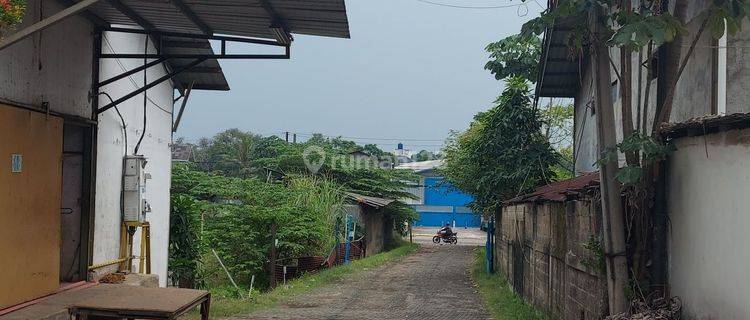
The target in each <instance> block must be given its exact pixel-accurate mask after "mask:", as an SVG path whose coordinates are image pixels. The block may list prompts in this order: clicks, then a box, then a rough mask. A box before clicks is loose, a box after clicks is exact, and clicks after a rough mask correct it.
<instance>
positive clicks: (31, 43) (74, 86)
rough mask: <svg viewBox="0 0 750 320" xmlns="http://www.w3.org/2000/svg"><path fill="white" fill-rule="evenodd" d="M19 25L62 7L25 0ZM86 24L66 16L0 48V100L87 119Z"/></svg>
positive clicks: (88, 50) (88, 36)
mask: <svg viewBox="0 0 750 320" xmlns="http://www.w3.org/2000/svg"><path fill="white" fill-rule="evenodd" d="M27 8H28V9H27V10H26V16H25V17H24V23H23V24H22V25H21V26H19V28H23V27H25V26H28V25H31V24H33V23H34V22H37V21H39V20H41V19H42V18H43V17H47V16H50V15H52V14H54V13H56V12H58V11H59V10H60V9H61V8H62V7H60V5H59V4H57V2H56V1H54V0H29V1H28V7H27ZM91 31H92V28H91V25H90V23H89V22H88V21H87V20H86V19H84V18H81V17H71V18H69V19H67V20H64V21H63V22H61V23H59V24H57V25H54V26H52V27H50V28H48V29H46V30H43V31H41V32H40V33H37V34H36V35H34V36H31V37H29V38H26V39H25V40H23V41H21V42H18V43H16V44H14V45H13V46H11V47H8V48H5V49H4V50H2V51H0V101H4V102H9V103H10V104H16V105H19V104H20V105H24V106H36V107H39V106H41V105H42V103H43V102H48V103H49V105H50V109H51V110H52V111H56V112H60V113H64V114H68V115H74V116H80V117H85V118H90V117H91V104H90V102H89V99H88V92H89V90H90V89H91V59H92V49H93V46H92V41H91Z"/></svg>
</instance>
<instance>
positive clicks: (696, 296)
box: [537, 1, 750, 319]
mask: <svg viewBox="0 0 750 320" xmlns="http://www.w3.org/2000/svg"><path fill="white" fill-rule="evenodd" d="M670 3H672V5H674V2H673V1H670ZM635 4H636V3H635V2H634V5H635ZM706 5H707V3H705V2H701V1H689V5H688V8H687V24H686V34H687V39H689V40H688V41H692V39H693V38H694V37H695V35H696V34H697V31H698V29H699V28H700V25H701V23H702V21H703V18H705V15H704V13H705V12H706V8H707V7H706ZM568 22H569V21H568ZM566 25H568V24H566V21H565V20H564V19H561V20H559V21H558V23H557V25H556V26H555V28H554V29H550V30H548V31H549V32H547V34H546V35H545V44H544V46H545V49H544V53H543V59H542V61H541V64H542V65H543V66H544V69H543V71H542V72H540V76H541V77H540V79H542V80H541V81H540V82H539V83H538V86H537V93H538V95H539V96H540V97H552V98H572V99H574V105H575V115H574V118H575V125H574V129H575V130H574V148H573V149H574V151H575V154H574V158H575V170H576V174H577V175H581V174H585V173H587V172H591V171H595V170H598V166H597V161H598V160H599V158H600V154H601V152H602V150H601V146H600V145H599V141H598V137H599V128H598V127H597V112H599V110H597V102H596V100H597V99H596V94H595V91H596V86H597V83H594V76H593V72H594V61H592V60H593V59H592V58H591V55H590V54H589V50H588V49H584V50H585V54H583V55H582V56H581V57H580V59H579V58H575V59H570V57H569V50H568V48H567V47H566V46H565V44H564V43H565V40H564V39H565V38H566V37H567V36H568V35H569V33H570V32H571V30H570V28H566ZM749 42H750V25H748V23H747V21H744V23H743V25H742V28H741V29H740V30H739V31H738V32H737V33H735V34H729V35H726V34H725V35H724V36H723V37H722V38H719V39H714V38H712V36H711V33H710V32H704V33H703V35H702V36H701V37H700V38H698V39H697V42H696V47H695V51H694V52H693V53H692V54H691V55H690V57H689V59H690V60H689V63H688V64H687V65H686V67H685V70H684V72H683V74H682V75H681V77H680V79H679V81H678V82H677V86H676V88H675V90H674V102H673V107H672V109H671V113H670V115H669V120H668V122H669V124H668V125H662V126H661V129H659V133H660V135H661V137H662V138H664V140H665V142H667V143H670V144H672V145H674V146H675V147H676V151H674V152H673V153H671V154H670V155H669V156H668V159H667V161H666V162H665V163H664V165H665V170H664V171H663V176H662V177H663V179H665V180H666V181H665V187H664V192H665V197H664V199H663V200H659V201H661V203H657V206H659V205H663V208H664V210H663V211H662V212H659V210H656V212H655V214H654V216H653V217H651V219H662V221H668V224H664V223H662V225H668V227H665V228H664V229H662V230H659V231H655V232H656V234H657V235H660V234H664V236H657V237H655V238H654V241H655V243H657V244H659V245H663V246H664V250H663V251H662V252H657V251H655V252H653V253H652V254H653V263H652V264H651V267H652V268H662V267H660V265H663V268H664V270H663V272H662V271H659V272H657V273H658V274H661V275H663V276H664V277H665V278H666V279H664V281H665V282H666V285H668V287H669V289H670V292H671V294H672V295H675V296H678V297H679V298H680V299H681V300H682V302H683V309H682V310H683V313H684V316H685V317H686V318H687V319H744V318H748V317H750V308H749V307H748V304H747V303H744V302H743V301H742V298H740V297H742V296H744V295H745V293H746V288H747V287H748V286H750V280H747V277H745V276H744V272H743V271H741V270H740V268H739V267H738V266H741V265H746V264H747V263H749V262H750V256H748V255H747V254H745V253H747V252H748V250H745V249H742V248H739V247H737V244H738V243H740V242H741V241H742V240H741V239H744V238H745V237H746V232H744V229H745V228H747V227H750V218H749V217H748V215H746V214H744V212H745V211H746V210H745V208H747V207H748V206H750V200H748V198H747V197H745V196H744V194H745V193H746V191H747V188H748V186H750V165H749V164H748V163H747V162H746V161H745V160H744V159H745V158H746V157H747V154H748V152H750V144H748V143H747V140H748V131H747V129H746V128H747V127H748V126H750V122H748V121H747V117H746V116H745V115H747V114H748V113H750V104H748V103H747V101H748V92H750V91H748V90H747V89H748V88H749V87H750V68H748V63H749V62H750V57H749V56H748V53H747V49H746V48H747V47H748V44H749ZM652 49H653V52H654V54H655V56H654V57H655V59H661V58H663V56H660V54H661V51H660V48H659V47H656V46H655V47H654V48H652ZM681 50H682V58H681V59H684V58H685V56H686V55H687V51H688V46H684V47H683V48H681ZM647 52H648V50H647V48H641V50H639V51H634V52H633V53H632V55H631V63H630V65H631V66H632V73H631V78H629V79H622V80H621V79H619V76H618V74H617V73H615V71H611V75H610V77H609V79H607V80H609V83H610V84H611V86H610V89H611V90H609V92H608V93H609V94H611V98H612V101H613V105H614V123H615V128H614V129H615V133H616V137H617V142H621V141H622V140H623V138H624V133H623V132H625V130H623V128H624V124H623V118H625V115H624V114H623V101H624V100H623V94H622V92H621V90H620V84H619V81H628V82H629V83H630V84H631V88H632V94H631V96H630V98H631V99H630V101H631V103H632V104H631V106H630V110H631V111H632V114H631V115H630V116H631V117H630V118H631V119H632V121H633V128H634V129H635V130H636V131H639V132H644V133H646V134H649V135H650V134H652V132H653V131H652V128H654V127H657V128H658V127H659V126H655V124H654V121H655V120H654V119H655V114H656V110H659V109H658V108H659V107H660V106H661V105H662V103H663V100H664V96H665V94H666V92H667V90H668V88H667V85H666V83H665V82H666V81H664V77H665V75H664V74H663V71H660V70H661V69H659V68H658V64H656V63H654V64H649V63H648V62H649V57H648V55H647ZM610 56H611V57H612V58H613V66H614V68H616V69H617V70H622V67H623V66H622V65H623V63H621V61H627V60H621V59H620V58H621V55H620V52H619V50H618V49H617V48H610ZM651 62H655V60H654V61H651ZM649 66H651V68H652V69H651V70H649ZM647 87H648V88H649V90H647ZM647 93H648V94H647ZM625 110H627V109H625ZM625 162H626V159H625V156H624V155H623V154H619V164H620V166H621V167H623V166H625V165H626V163H625ZM660 216H661V217H662V218H659V217H660ZM654 221H656V220H654ZM652 222H653V221H652ZM663 257H666V261H665V263H664V264H662V263H661V261H664V259H663ZM718 261H721V262H720V263H717V262H718ZM655 277H658V276H655Z"/></svg>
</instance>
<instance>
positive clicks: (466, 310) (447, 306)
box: [232, 245, 491, 320]
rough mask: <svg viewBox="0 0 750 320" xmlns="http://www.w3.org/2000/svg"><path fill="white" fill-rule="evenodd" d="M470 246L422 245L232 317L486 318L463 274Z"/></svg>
mask: <svg viewBox="0 0 750 320" xmlns="http://www.w3.org/2000/svg"><path fill="white" fill-rule="evenodd" d="M472 262H473V248H472V247H468V246H452V245H451V246H449V245H445V246H423V247H422V248H420V249H419V251H417V252H416V253H413V254H411V255H409V256H407V257H405V258H404V259H402V260H399V261H397V262H392V263H388V264H385V265H381V266H378V267H375V268H372V269H369V270H364V271H363V272H359V273H356V274H354V275H351V276H349V277H345V278H343V279H341V280H338V281H336V282H334V283H331V284H329V285H326V286H323V287H320V288H318V289H316V290H315V291H313V292H309V293H304V294H299V295H295V296H292V297H290V298H287V299H285V300H284V301H281V302H280V303H278V304H277V305H276V306H275V307H273V308H271V309H266V310H262V311H258V312H256V313H252V314H249V315H246V316H241V317H235V318H232V319H238V320H239V319H243V320H244V319H378V320H381V319H394V320H395V319H455V320H464V319H467V320H468V319H491V317H490V316H489V314H488V312H487V311H486V309H485V307H484V304H483V302H482V300H481V298H480V297H479V295H478V294H477V293H476V290H475V288H474V286H473V285H472V282H471V278H470V276H469V273H468V272H469V268H470V267H471V266H472Z"/></svg>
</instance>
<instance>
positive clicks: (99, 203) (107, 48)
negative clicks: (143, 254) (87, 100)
mask: <svg viewBox="0 0 750 320" xmlns="http://www.w3.org/2000/svg"><path fill="white" fill-rule="evenodd" d="M144 46H145V39H144V37H143V36H139V35H126V34H122V33H105V35H104V41H103V44H102V48H103V51H104V52H105V53H113V52H117V53H138V52H143V51H144V49H145V48H144ZM149 49H150V50H149V51H150V52H154V47H153V45H152V44H151V45H149ZM142 64H143V60H140V59H122V60H115V59H106V60H102V64H101V79H107V78H110V77H113V76H115V75H117V74H120V73H122V72H124V71H125V70H129V69H133V68H135V67H137V66H139V65H142ZM165 74H166V72H165V69H164V68H163V67H161V66H157V67H154V68H150V69H149V72H148V79H149V81H153V80H154V79H156V78H158V77H161V76H163V75H165ZM141 86H143V73H142V72H141V73H137V74H135V75H133V76H132V77H130V78H126V79H123V80H120V81H118V82H116V83H113V84H111V85H108V86H105V87H103V88H102V89H101V91H102V92H106V93H108V94H110V95H111V96H112V98H114V99H117V98H118V97H121V96H124V95H125V94H127V93H129V92H131V91H133V90H136V89H137V88H140V87H141ZM173 91H174V88H173V87H172V84H171V83H170V82H168V81H167V82H163V83H162V84H160V85H158V86H156V87H154V88H152V89H150V90H148V100H147V101H148V102H147V106H146V114H147V122H146V135H145V136H144V138H143V142H142V143H141V147H140V150H139V151H138V153H139V154H142V155H144V156H146V158H147V160H148V163H147V165H146V168H145V171H146V172H147V173H150V174H151V177H152V178H151V179H150V180H147V182H146V199H147V200H148V202H149V204H150V205H151V209H152V212H151V213H149V214H148V215H147V219H148V221H149V222H150V223H151V259H152V262H151V268H152V272H153V273H155V274H158V275H159V282H160V284H161V285H162V286H164V285H166V277H167V261H168V242H169V195H170V192H169V189H170V184H171V178H170V177H171V172H172V170H171V168H172V166H171V151H170V143H171V141H172V140H171V139H172V130H171V129H172V99H173V95H174V92H173ZM99 102H100V104H101V105H105V104H106V103H109V100H108V99H107V98H105V97H104V96H101V97H100V100H99ZM118 108H119V110H120V113H122V116H123V118H124V119H125V125H126V127H127V137H128V139H127V140H128V143H127V148H126V146H125V143H124V134H123V129H122V123H121V121H120V118H119V117H118V115H117V113H116V111H115V109H110V110H108V111H107V112H104V113H102V114H100V115H99V131H98V141H97V142H98V144H97V147H98V151H97V170H96V177H97V179H96V217H95V229H94V263H95V264H96V263H101V262H104V261H109V260H112V259H117V258H118V256H119V246H120V240H119V234H120V221H121V216H120V187H121V174H122V158H123V156H124V155H125V154H126V153H127V154H133V152H134V148H135V145H136V143H137V142H138V139H139V137H140V135H141V133H142V132H143V95H139V96H136V97H134V98H132V99H130V100H128V101H126V102H124V103H122V104H120V105H119V106H118ZM126 149H127V151H126ZM135 237H136V242H135V245H134V254H135V255H140V252H139V251H140V250H139V249H140V232H139V233H137V234H136V235H135ZM135 265H136V266H137V261H136V263H135ZM134 270H137V268H136V269H134Z"/></svg>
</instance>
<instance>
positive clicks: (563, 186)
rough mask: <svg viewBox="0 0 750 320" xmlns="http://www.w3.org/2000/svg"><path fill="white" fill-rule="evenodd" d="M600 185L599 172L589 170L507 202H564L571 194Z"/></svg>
mask: <svg viewBox="0 0 750 320" xmlns="http://www.w3.org/2000/svg"><path fill="white" fill-rule="evenodd" d="M597 186H599V172H598V171H594V172H589V173H585V174H583V175H580V176H578V177H575V178H572V179H568V180H563V181H558V182H553V183H550V184H548V185H546V186H542V187H539V188H536V190H534V191H533V192H531V193H528V194H524V195H521V196H518V197H515V198H513V199H510V200H508V201H506V204H518V203H523V202H545V201H547V202H563V201H565V200H568V199H569V196H571V195H574V194H580V193H581V192H584V191H586V190H587V189H590V188H594V187H597Z"/></svg>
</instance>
